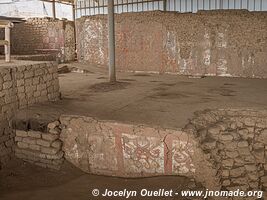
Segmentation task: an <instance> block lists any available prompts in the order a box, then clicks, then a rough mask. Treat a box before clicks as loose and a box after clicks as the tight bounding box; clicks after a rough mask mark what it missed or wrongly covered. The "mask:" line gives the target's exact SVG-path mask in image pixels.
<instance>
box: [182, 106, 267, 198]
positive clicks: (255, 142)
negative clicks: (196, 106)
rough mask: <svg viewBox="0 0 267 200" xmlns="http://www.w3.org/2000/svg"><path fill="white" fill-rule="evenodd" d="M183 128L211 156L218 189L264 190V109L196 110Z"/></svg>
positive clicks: (266, 155) (266, 123)
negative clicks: (219, 185) (194, 114)
mask: <svg viewBox="0 0 267 200" xmlns="http://www.w3.org/2000/svg"><path fill="white" fill-rule="evenodd" d="M184 131H187V132H191V133H193V134H194V135H195V136H196V138H197V139H198V142H199V144H200V147H201V148H202V150H203V152H205V154H206V155H208V156H209V157H210V161H211V162H212V165H213V166H214V167H213V168H214V169H216V170H217V173H216V174H217V178H218V179H219V181H220V184H221V189H224V190H225V189H226V190H235V189H240V190H243V191H248V190H263V191H266V189H267V159H266V158H267V150H266V149H267V111H266V110H261V111H256V110H255V111H253V110H215V111H214V110H213V111H209V110H207V111H204V112H199V113H197V114H196V117H195V118H194V119H192V120H191V123H190V124H188V125H187V128H186V129H185V130H184ZM266 197H267V196H266ZM266 197H265V198H266ZM265 198H264V199H265Z"/></svg>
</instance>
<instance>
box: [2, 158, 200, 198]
mask: <svg viewBox="0 0 267 200" xmlns="http://www.w3.org/2000/svg"><path fill="white" fill-rule="evenodd" d="M192 188H194V189H201V186H199V185H198V184H196V183H195V182H193V181H192V180H190V179H188V178H185V177H173V176H172V177H170V176H169V177H152V178H143V179H124V178H116V177H105V176H95V175H89V174H85V173H83V172H81V171H80V170H79V169H76V168H75V167H73V166H72V165H71V164H69V163H67V162H66V163H65V164H64V166H63V168H62V170H61V171H53V170H48V169H43V168H40V167H37V166H33V165H31V164H28V163H25V162H22V161H20V160H13V161H12V162H10V163H9V165H8V166H6V168H5V169H3V170H1V171H0V199H1V200H94V199H95V200H102V199H103V200H107V199H125V198H123V197H121V198H119V197H117V198H111V197H108V198H107V197H101V196H99V197H94V196H93V195H92V191H93V190H94V189H99V190H100V193H104V191H105V189H109V190H112V191H114V190H123V189H127V190H134V191H141V190H142V189H149V190H159V189H165V190H170V189H172V190H173V191H178V192H179V191H180V190H186V189H187V190H188V189H192ZM130 199H136V200H140V199H142V200H143V199H144V200H146V199H151V197H150V198H145V197H142V198H141V197H140V196H137V197H133V198H130ZM152 199H153V198H152ZM154 199H159V200H163V199H164V200H165V199H182V198H181V197H179V196H175V197H170V198H167V197H165V198H161V197H157V198H154Z"/></svg>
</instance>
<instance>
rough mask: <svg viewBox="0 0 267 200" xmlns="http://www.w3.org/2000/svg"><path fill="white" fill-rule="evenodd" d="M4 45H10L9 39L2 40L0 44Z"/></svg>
mask: <svg viewBox="0 0 267 200" xmlns="http://www.w3.org/2000/svg"><path fill="white" fill-rule="evenodd" d="M3 45H8V41H7V40H0V46H3Z"/></svg>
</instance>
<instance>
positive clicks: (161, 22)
mask: <svg viewBox="0 0 267 200" xmlns="http://www.w3.org/2000/svg"><path fill="white" fill-rule="evenodd" d="M115 22H116V24H115V31H116V66H117V68H118V69H120V70H124V71H153V72H160V73H165V72H168V73H169V72H170V73H178V74H183V75H200V76H202V75H207V76H234V77H261V78H267V68H266V64H267V48H266V47H267V40H266V37H267V13H266V12H248V11H244V10H239V11H238V10H237V11H201V12H198V13H197V14H192V13H185V14H180V13H177V12H159V11H158V12H143V13H125V14H120V15H116V16H115ZM76 26H77V42H78V44H77V51H78V60H79V61H80V62H88V63H92V64H97V65H105V66H106V65H107V64H108V46H107V45H108V31H107V27H108V26H107V17H106V16H105V15H98V16H90V17H82V18H80V19H78V20H77V23H76Z"/></svg>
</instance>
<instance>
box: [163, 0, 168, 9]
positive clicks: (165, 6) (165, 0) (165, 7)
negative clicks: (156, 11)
mask: <svg viewBox="0 0 267 200" xmlns="http://www.w3.org/2000/svg"><path fill="white" fill-rule="evenodd" d="M163 11H167V0H163Z"/></svg>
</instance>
